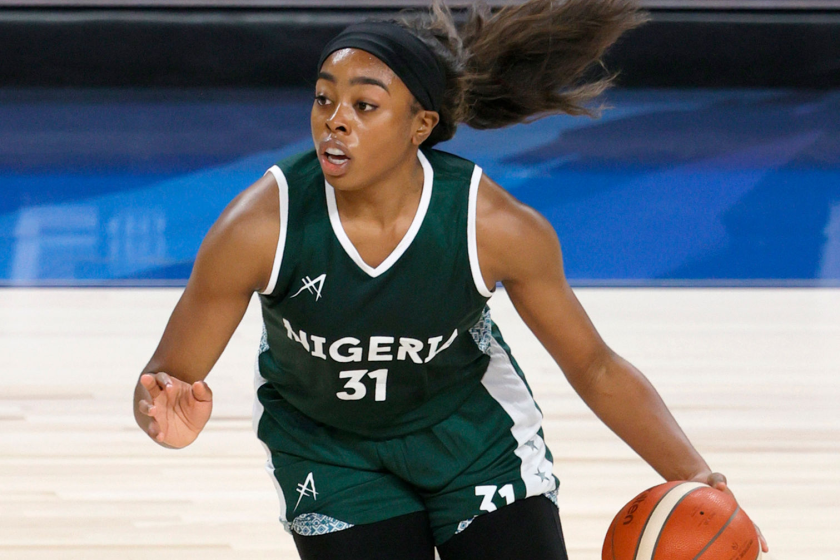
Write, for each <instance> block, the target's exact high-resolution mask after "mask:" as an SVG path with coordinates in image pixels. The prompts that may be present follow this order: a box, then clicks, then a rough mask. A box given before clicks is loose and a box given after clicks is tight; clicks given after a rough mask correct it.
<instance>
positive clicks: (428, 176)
mask: <svg viewBox="0 0 840 560" xmlns="http://www.w3.org/2000/svg"><path fill="white" fill-rule="evenodd" d="M417 158H418V159H419V160H420V165H421V166H422V167H423V192H422V193H421V195H420V204H419V205H418V206H417V213H416V214H414V219H413V220H412V221H411V226H409V228H408V231H406V232H405V235H404V236H403V238H402V239H401V240H400V242H399V244H398V245H397V246H396V247H395V248H394V250H393V251H391V254H390V255H388V257H387V258H386V259H385V260H384V261H382V262H381V263H379V266H377V267H376V268H374V267H372V266H370V265H369V264H368V263H366V262H365V261H364V260H363V259H362V256H361V255H360V254H359V252H358V251H357V250H356V246H355V245H353V242H352V241H350V238H349V237H347V233H346V232H345V231H344V226H343V225H341V217H340V216H339V215H338V206H337V205H336V202H335V188H334V187H333V186H332V185H330V184H329V182H328V181H327V180H326V179H324V185H325V190H326V194H327V211H328V212H329V215H330V223H331V224H332V228H333V232H334V233H335V236H336V237H337V238H338V242H339V243H341V246H342V247H344V251H345V252H346V253H347V256H349V257H350V258H351V259H352V260H353V262H355V263H356V264H357V265H358V267H359V268H361V269H362V270H363V271H364V272H365V273H367V274H368V275H369V276H371V277H373V278H376V277H377V276H379V275H381V274H382V273H383V272H385V271H387V270H388V269H389V268H391V267H392V266H393V265H394V263H395V262H397V261H398V260H399V258H400V257H401V256H402V255H403V253H405V251H406V250H407V249H408V248H409V246H410V245H411V242H412V241H414V238H415V237H417V232H418V231H420V226H421V225H422V224H423V219H424V218H425V217H426V212H427V211H428V209H429V202H431V200H432V184H433V182H434V171H433V170H432V165H431V164H430V163H429V160H428V159H426V156H425V155H423V152H422V151H421V150H417Z"/></svg>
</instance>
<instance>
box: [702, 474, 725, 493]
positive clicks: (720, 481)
mask: <svg viewBox="0 0 840 560" xmlns="http://www.w3.org/2000/svg"><path fill="white" fill-rule="evenodd" d="M706 484H708V485H709V486H711V487H712V488H714V489H716V490H720V491H721V492H725V491H726V488H727V484H726V477H725V476H724V475H723V474H721V473H719V472H713V473H712V474H710V475H709V480H708V482H707V483H706Z"/></svg>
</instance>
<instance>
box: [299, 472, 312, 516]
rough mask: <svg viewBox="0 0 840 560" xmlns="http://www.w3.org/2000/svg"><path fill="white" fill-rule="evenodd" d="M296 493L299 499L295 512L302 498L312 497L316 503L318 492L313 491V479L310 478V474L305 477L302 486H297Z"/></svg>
mask: <svg viewBox="0 0 840 560" xmlns="http://www.w3.org/2000/svg"><path fill="white" fill-rule="evenodd" d="M297 492H298V494H300V497H299V498H298V501H297V503H296V504H295V511H297V508H298V506H299V505H300V501H301V500H302V499H303V497H304V496H312V499H313V500H315V501H316V502H317V501H318V492H316V491H315V478H314V477H313V476H312V473H309V474H308V475H306V480H304V481H303V484H298V486H297Z"/></svg>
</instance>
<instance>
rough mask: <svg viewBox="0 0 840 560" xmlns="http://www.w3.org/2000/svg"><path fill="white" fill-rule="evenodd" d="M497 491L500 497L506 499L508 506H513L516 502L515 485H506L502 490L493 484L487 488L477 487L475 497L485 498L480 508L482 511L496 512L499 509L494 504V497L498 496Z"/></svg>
mask: <svg viewBox="0 0 840 560" xmlns="http://www.w3.org/2000/svg"><path fill="white" fill-rule="evenodd" d="M497 490H498V493H499V496H501V497H502V498H504V499H505V502H507V505H510V504H512V503H513V502H514V500H516V496H515V495H514V493H513V484H505V485H504V486H502V487H501V488H499V487H498V486H494V485H492V484H488V485H487V486H476V487H475V495H476V496H483V497H484V499H483V500H481V505H480V506H478V509H480V510H481V511H496V509H497V508H496V504H494V503H493V497H494V496H495V495H496V491H497Z"/></svg>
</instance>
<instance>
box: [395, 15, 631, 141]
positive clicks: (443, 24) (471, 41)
mask: <svg viewBox="0 0 840 560" xmlns="http://www.w3.org/2000/svg"><path fill="white" fill-rule="evenodd" d="M644 21H646V15H645V14H644V12H641V11H639V9H638V7H637V5H636V3H635V2H634V1H633V0H565V1H563V2H557V1H552V0H529V1H528V2H525V3H524V4H519V5H510V6H506V7H504V8H502V9H501V10H499V11H498V12H496V13H492V11H491V10H490V8H489V7H488V6H487V5H486V4H484V3H483V2H479V3H477V4H474V5H473V6H472V7H471V8H470V10H469V12H468V14H467V18H466V22H465V23H464V24H463V25H462V26H461V27H460V29H459V28H457V27H456V25H455V22H454V20H453V17H452V12H451V11H450V10H449V8H448V7H446V5H445V4H443V2H442V1H441V0H434V1H433V4H432V7H431V10H429V12H428V13H427V14H425V15H424V16H423V17H417V16H416V14H406V15H405V16H404V17H402V18H401V19H399V20H397V23H399V24H400V25H402V26H403V27H405V28H406V29H408V30H409V31H411V32H412V33H413V34H414V35H416V36H417V37H418V38H420V39H421V40H422V41H423V42H424V43H426V45H428V46H429V47H430V48H431V49H432V51H433V52H434V53H435V54H436V55H437V56H438V57H439V58H440V59H441V60H442V61H443V62H444V65H445V67H446V93H445V94H444V101H443V104H442V107H441V109H440V111H439V113H440V122H439V123H438V125H437V126H436V127H435V129H434V131H433V132H432V134H431V136H429V138H428V139H427V140H426V141H425V142H424V145H425V146H433V145H435V144H437V143H438V142H443V141H445V140H449V139H450V138H452V137H453V136H454V135H455V130H456V128H457V126H458V123H465V124H466V125H468V126H471V127H472V128H477V129H488V128H501V127H504V126H508V125H512V124H516V123H521V122H529V121H532V120H536V119H538V118H540V117H544V116H547V115H550V114H555V113H566V114H569V115H589V116H597V115H598V113H599V109H600V107H591V106H589V103H590V102H591V101H592V100H593V99H594V98H595V97H597V96H598V95H600V94H601V93H602V92H603V91H604V90H606V89H607V88H608V87H610V85H612V83H613V81H614V79H615V76H616V75H615V74H610V73H609V72H607V71H606V69H605V68H604V66H603V63H602V61H601V58H602V56H603V55H604V52H605V51H606V50H607V48H608V47H609V46H610V45H612V44H613V43H614V42H615V41H616V40H617V39H618V37H619V36H620V35H621V34H622V33H624V32H625V31H627V30H629V29H632V28H634V27H636V26H638V25H640V24H641V23H643V22H644ZM593 71H600V76H596V77H594V78H593V77H592V75H593ZM415 109H416V110H419V109H420V106H419V104H417V105H416V107H415Z"/></svg>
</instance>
